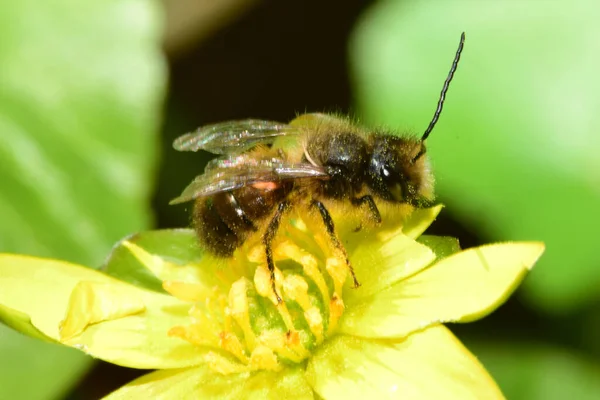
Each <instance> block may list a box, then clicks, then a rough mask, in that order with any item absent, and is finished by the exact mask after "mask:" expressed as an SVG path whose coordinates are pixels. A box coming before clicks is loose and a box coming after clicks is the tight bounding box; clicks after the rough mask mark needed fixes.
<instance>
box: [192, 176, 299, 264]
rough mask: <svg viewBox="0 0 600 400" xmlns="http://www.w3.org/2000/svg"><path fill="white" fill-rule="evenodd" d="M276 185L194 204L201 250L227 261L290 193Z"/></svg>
mask: <svg viewBox="0 0 600 400" xmlns="http://www.w3.org/2000/svg"><path fill="white" fill-rule="evenodd" d="M290 189H291V188H290V187H288V185H280V184H277V185H275V186H274V187H268V190H265V189H263V188H256V187H252V186H247V187H243V188H241V189H238V190H234V191H231V192H223V193H217V194H215V195H214V196H212V197H208V198H200V199H197V200H196V203H195V205H194V213H193V225H194V228H195V229H196V233H197V234H198V238H199V239H200V242H201V244H202V245H203V247H204V248H205V249H206V250H208V251H209V252H210V253H212V254H214V255H216V256H219V257H230V256H232V255H233V252H234V251H235V250H236V249H237V248H238V247H240V246H241V245H242V244H243V243H244V241H245V240H246V239H247V238H248V236H249V235H250V234H252V233H254V232H256V231H257V230H258V227H257V226H258V225H259V224H260V222H262V220H264V219H265V217H267V216H269V215H271V214H272V212H273V210H274V208H275V206H276V205H277V204H279V203H280V202H281V201H283V200H284V199H285V197H286V196H287V194H288V193H289V192H290Z"/></svg>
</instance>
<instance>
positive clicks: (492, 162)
mask: <svg viewBox="0 0 600 400" xmlns="http://www.w3.org/2000/svg"><path fill="white" fill-rule="evenodd" d="M599 13H600V4H599V3H595V2H590V1H585V0H575V1H571V2H568V3H566V2H553V3H551V4H550V3H549V4H548V6H544V7H540V2H539V1H535V0H528V1H519V2H516V1H512V0H503V1H494V2H486V1H483V2H473V1H452V2H427V1H411V2H407V1H381V2H379V3H378V4H377V6H376V7H374V8H372V9H371V10H370V12H369V13H367V14H366V15H365V16H364V18H363V19H362V23H361V24H360V25H359V27H358V29H357V31H356V34H355V36H354V40H353V41H352V45H351V58H352V64H353V67H354V76H355V89H356V94H357V96H356V98H357V102H358V109H359V110H360V113H361V114H362V115H363V116H364V117H365V119H366V120H368V121H371V122H373V123H374V124H382V123H383V124H388V125H390V126H392V127H398V128H400V129H407V128H408V129H410V130H412V131H414V132H416V133H417V134H418V133H419V132H423V131H424V130H425V127H426V126H427V124H428V123H429V121H430V119H431V117H432V113H433V110H434V109H435V105H436V102H437V100H438V98H439V93H440V89H441V87H442V83H443V80H444V79H445V78H446V76H447V74H448V71H449V69H450V64H451V61H452V58H453V57H454V52H455V51H456V48H457V46H458V40H459V35H460V33H461V32H462V31H465V32H466V42H465V48H464V51H463V54H462V57H461V61H460V65H459V66H458V70H457V72H456V75H455V78H454V80H453V81H452V83H451V85H450V90H449V92H448V95H447V97H446V103H445V107H444V112H443V114H442V116H441V118H440V120H439V123H438V125H437V126H436V128H435V130H434V131H433V133H432V135H431V137H430V138H429V140H428V143H427V144H428V152H429V154H430V156H431V159H432V162H433V167H434V171H435V173H436V176H437V182H438V185H437V189H438V194H439V197H440V200H441V201H443V202H445V203H447V204H448V210H450V211H451V212H452V213H454V214H455V215H456V216H457V217H459V218H460V219H461V220H462V221H464V222H465V223H467V224H470V225H473V226H477V227H478V229H479V232H481V233H482V234H484V235H487V236H488V237H490V238H491V239H494V240H541V241H544V242H545V243H546V245H547V248H548V254H547V257H545V258H544V260H543V261H542V263H541V264H540V265H539V268H537V270H536V271H535V272H534V273H533V274H532V275H531V277H530V279H528V281H527V282H526V285H525V286H526V293H525V294H526V295H528V297H529V299H530V300H531V301H533V302H534V303H535V304H536V305H537V306H538V307H541V308H544V309H546V310H548V311H554V312H568V311H569V310H572V309H574V308H575V307H578V306H581V305H583V304H585V303H587V302H590V301H592V300H593V299H597V298H598V296H599V294H598V293H599V292H598V290H597V284H596V283H597V282H598V280H599V279H600V269H599V268H598V262H597V260H598V258H597V255H596V247H597V246H596V242H597V236H598V235H597V232H596V230H597V227H596V226H594V224H593V223H591V219H593V218H594V217H593V216H594V215H598V210H597V207H598V204H600V191H598V187H600V161H599V160H600V158H598V156H597V149H598V148H600V135H598V132H599V131H600V119H598V118H596V117H595V115H596V112H597V110H598V109H600V97H599V96H598V92H599V91H600V75H599V74H598V65H600V47H599V45H598V41H597V40H595V38H598V37H599V36H600V25H599V24H598V15H599Z"/></svg>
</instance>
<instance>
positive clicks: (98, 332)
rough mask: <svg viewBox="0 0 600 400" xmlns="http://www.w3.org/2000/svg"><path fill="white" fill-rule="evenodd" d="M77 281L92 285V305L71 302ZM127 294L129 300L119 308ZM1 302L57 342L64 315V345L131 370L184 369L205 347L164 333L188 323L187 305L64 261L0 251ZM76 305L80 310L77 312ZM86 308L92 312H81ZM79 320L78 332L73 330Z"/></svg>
mask: <svg viewBox="0 0 600 400" xmlns="http://www.w3.org/2000/svg"><path fill="white" fill-rule="evenodd" d="M80 282H87V285H90V286H91V287H92V289H91V292H92V296H91V298H95V300H94V301H93V302H92V306H91V307H88V308H86V307H83V308H80V307H82V304H78V303H77V302H74V303H71V304H70V301H74V299H75V298H76V297H78V296H79V295H77V294H76V295H75V297H73V298H72V297H71V296H72V293H74V291H73V290H74V289H75V288H76V287H77V285H78V284H79V283H80ZM100 287H102V288H103V289H102V290H100V289H99V288H100ZM88 289H89V288H88ZM78 290H79V291H81V290H82V289H81V288H80V289H78ZM86 290H87V289H86ZM86 290H83V292H80V294H81V293H84V292H86ZM88 294H89V293H87V294H86V295H84V296H82V297H81V298H80V300H83V299H85V298H86V296H87V295H88ZM97 296H102V298H101V299H100V298H96V297H97ZM115 296H116V297H115ZM127 296H131V299H129V300H126V301H127V302H128V303H126V305H125V306H122V304H121V302H122V301H123V299H124V298H127ZM88 298H90V297H88ZM0 304H2V305H3V306H4V309H5V310H6V309H10V310H12V311H16V312H19V313H22V314H24V315H26V316H28V317H29V318H30V319H31V323H32V325H33V326H34V327H35V328H37V329H38V330H40V331H41V332H42V333H43V334H44V335H46V336H49V337H50V338H52V339H54V340H59V327H60V325H61V321H63V319H65V315H66V316H67V319H66V320H65V325H64V328H63V329H67V330H70V332H69V331H68V333H69V335H66V336H72V337H69V338H65V339H64V340H63V344H66V345H69V346H72V347H76V348H78V349H80V350H82V351H84V352H86V353H88V354H90V355H92V356H94V357H96V358H100V359H103V360H106V361H109V362H112V363H114V364H119V365H124V366H128V367H134V368H180V367H188V366H191V365H196V364H198V363H199V362H202V360H203V357H204V354H205V353H206V351H207V350H206V349H201V348H199V347H198V346H194V345H192V344H191V343H188V342H186V341H184V340H181V339H178V338H173V337H169V336H168V331H169V329H171V328H172V327H173V326H178V325H186V324H188V323H189V316H188V310H189V308H190V305H189V304H188V303H184V302H181V301H179V300H177V299H175V298H174V297H172V296H168V295H164V294H160V293H156V292H152V291H147V290H142V289H138V288H136V287H134V286H131V285H128V284H124V283H122V282H120V281H118V280H116V279H114V278H111V277H109V276H106V275H104V274H102V273H100V272H98V271H94V270H92V269H88V268H85V267H82V266H79V265H75V264H71V263H67V262H64V261H58V260H50V259H42V258H36V257H29V256H21V255H10V254H0ZM142 305H143V307H142ZM83 306H85V304H84V305H83ZM78 308H79V309H80V311H82V310H83V312H78V311H77V309H78ZM142 308H144V309H143V311H142ZM67 310H69V311H67ZM140 311H142V312H140ZM86 312H92V314H93V316H92V317H90V316H86V315H85V313H86ZM13 314H14V315H16V314H15V313H14V312H11V315H13ZM88 318H89V321H87V319H88ZM110 318H116V319H110ZM108 319H110V320H108ZM86 321H87V322H86ZM100 321H102V322H100ZM88 322H89V323H91V325H87V323H88ZM82 324H83V325H85V326H84V327H83V328H84V329H83V332H80V333H79V334H77V332H78V331H80V330H81V328H82ZM73 335H74V336H73Z"/></svg>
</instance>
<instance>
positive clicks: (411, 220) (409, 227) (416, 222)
mask: <svg viewBox="0 0 600 400" xmlns="http://www.w3.org/2000/svg"><path fill="white" fill-rule="evenodd" d="M442 208H444V205H443V204H438V205H437V206H434V207H431V208H417V209H416V210H415V211H413V212H412V214H411V215H410V217H408V219H407V220H406V222H405V223H404V226H403V227H402V232H403V233H404V234H405V235H406V236H408V237H411V238H413V239H416V238H418V237H419V236H421V234H422V233H423V232H425V230H426V229H427V228H429V225H431V224H432V223H433V221H435V219H436V218H437V216H438V214H439V213H440V212H441V211H442Z"/></svg>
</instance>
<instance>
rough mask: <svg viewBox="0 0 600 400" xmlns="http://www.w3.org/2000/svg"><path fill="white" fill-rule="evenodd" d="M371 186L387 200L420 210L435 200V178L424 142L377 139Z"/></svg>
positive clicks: (369, 173)
mask: <svg viewBox="0 0 600 400" xmlns="http://www.w3.org/2000/svg"><path fill="white" fill-rule="evenodd" d="M373 139H374V140H373V143H372V145H373V152H372V153H371V154H372V156H371V159H370V161H369V168H368V182H369V187H370V188H371V190H372V192H373V194H374V195H376V196H377V197H380V198H381V199H383V200H386V201H390V202H397V203H408V204H411V205H414V206H417V207H424V206H427V205H429V204H431V201H432V200H433V175H432V173H431V170H430V167H429V161H428V159H427V156H426V155H425V144H424V143H423V141H421V140H420V139H411V138H402V137H397V136H391V135H374V137H373Z"/></svg>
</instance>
